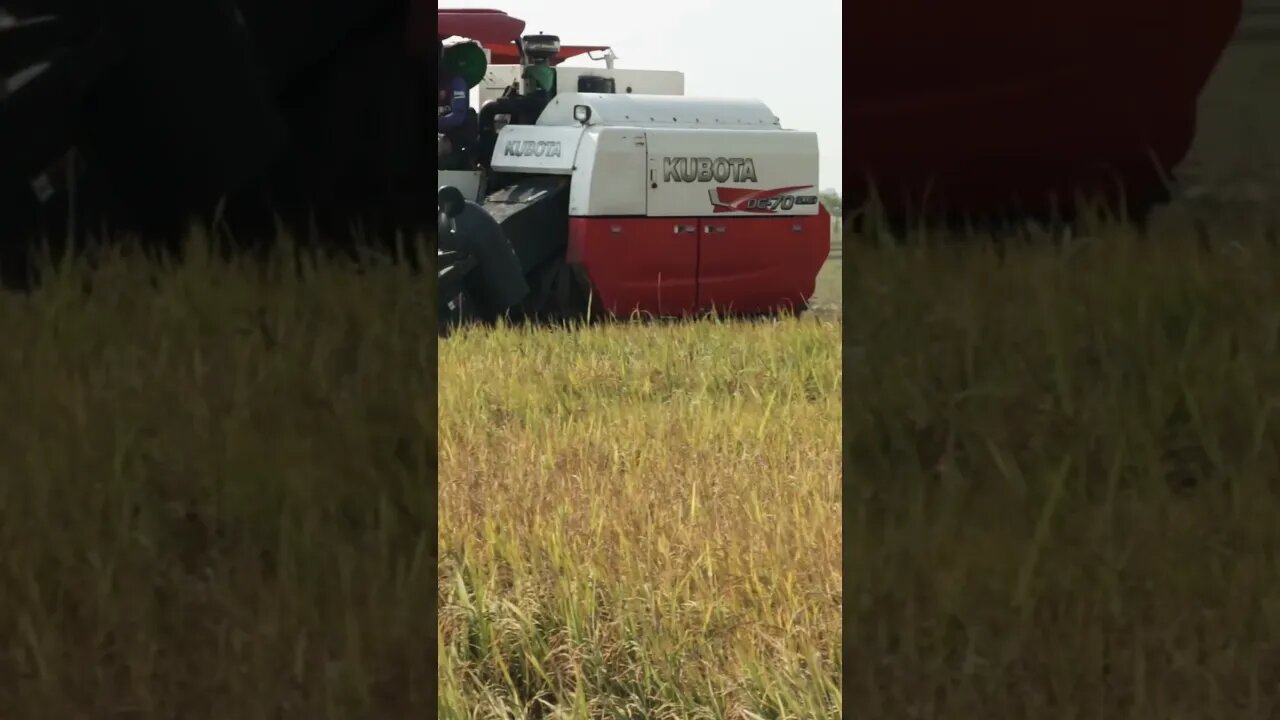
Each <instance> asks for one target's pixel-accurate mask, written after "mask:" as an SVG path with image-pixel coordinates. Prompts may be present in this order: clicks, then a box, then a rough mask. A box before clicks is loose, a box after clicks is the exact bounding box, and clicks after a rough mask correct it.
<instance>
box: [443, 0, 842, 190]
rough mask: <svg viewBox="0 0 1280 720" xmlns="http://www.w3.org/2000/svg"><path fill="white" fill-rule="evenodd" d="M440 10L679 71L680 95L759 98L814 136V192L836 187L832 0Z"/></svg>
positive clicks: (513, 2)
mask: <svg viewBox="0 0 1280 720" xmlns="http://www.w3.org/2000/svg"><path fill="white" fill-rule="evenodd" d="M439 7H441V8H446V9H448V8H493V9H495V10H501V11H503V12H506V13H507V14H509V15H512V16H514V17H517V18H520V19H521V20H524V21H525V23H526V24H525V30H524V32H525V34H530V33H548V34H551V35H557V36H559V38H560V42H561V43H563V44H565V45H608V46H610V47H612V48H613V51H614V52H615V53H617V55H618V59H617V61H616V67H618V68H632V69H637V70H679V71H681V72H683V73H684V90H685V94H686V95H703V96H709V97H740V98H758V99H760V100H763V101H764V103H765V104H766V105H768V106H769V108H770V109H771V110H773V113H774V114H775V115H777V116H778V118H779V119H781V120H782V126H783V127H785V128H792V129H796V130H812V131H814V132H817V133H818V149H819V152H820V153H821V158H820V160H819V163H820V178H821V180H820V182H821V183H822V189H823V190H826V189H835V190H836V191H837V192H842V191H843V187H844V186H843V184H842V183H841V181H840V178H841V176H842V175H843V168H842V167H841V150H842V147H841V144H840V141H841V132H842V130H841V126H842V125H843V122H842V117H841V115H842V112H843V111H842V108H843V106H844V103H843V102H842V99H841V89H842V87H843V82H842V80H841V52H840V51H841V26H842V22H841V21H842V15H841V9H840V0H788V1H786V2H783V3H781V4H774V5H770V4H761V5H756V4H754V3H749V2H742V1H741V0H737V1H736V2H735V1H731V0H645V1H644V2H639V3H627V4H626V5H625V6H621V3H619V4H617V5H615V4H613V3H610V2H607V1H606V2H601V1H599V0H597V1H596V2H591V1H590V0H557V1H556V2H547V1H546V0H471V1H470V2H467V1H466V0H463V1H462V2H459V1H458V0H439ZM601 65H602V63H596V62H592V61H591V60H590V59H589V58H586V57H582V58H581V59H578V58H575V59H573V60H569V61H566V62H565V66H566V67H568V66H587V67H590V66H597V67H598V66H601Z"/></svg>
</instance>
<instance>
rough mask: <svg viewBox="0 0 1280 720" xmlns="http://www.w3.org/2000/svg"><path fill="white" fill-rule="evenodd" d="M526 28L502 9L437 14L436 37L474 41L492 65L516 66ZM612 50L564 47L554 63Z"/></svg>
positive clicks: (582, 46)
mask: <svg viewBox="0 0 1280 720" xmlns="http://www.w3.org/2000/svg"><path fill="white" fill-rule="evenodd" d="M524 28H525V22H524V21H523V20H521V19H520V18H515V17H512V16H510V15H508V14H506V13H505V12H503V11H501V10H482V9H476V10H471V9H467V10H437V11H436V35H437V37H438V38H439V39H440V40H443V39H445V38H447V37H454V36H457V37H463V38H467V39H469V40H474V41H476V42H478V43H480V44H481V45H482V46H484V48H485V49H487V50H488V51H489V56H490V58H489V62H491V63H493V64H495V65H516V64H518V63H519V62H520V50H519V48H517V47H516V41H517V40H519V39H520V35H521V34H522V33H523V32H524ZM608 48H609V46H608V45H561V46H560V52H559V53H557V54H556V56H555V57H554V58H553V59H552V60H551V64H552V65H559V64H560V63H562V62H564V61H565V60H568V59H569V58H572V57H577V56H579V55H585V54H587V53H591V52H597V51H600V50H607V49H608Z"/></svg>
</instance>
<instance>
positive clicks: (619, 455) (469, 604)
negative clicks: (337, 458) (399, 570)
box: [438, 316, 842, 720]
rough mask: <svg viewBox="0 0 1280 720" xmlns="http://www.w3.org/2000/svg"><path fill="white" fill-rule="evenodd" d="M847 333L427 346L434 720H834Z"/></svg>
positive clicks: (817, 329) (615, 334)
mask: <svg viewBox="0 0 1280 720" xmlns="http://www.w3.org/2000/svg"><path fill="white" fill-rule="evenodd" d="M840 383H841V367H840V325H839V323H838V322H837V321H835V320H832V319H831V318H830V317H829V316H828V317H825V318H824V317H822V316H816V317H815V316H809V317H806V318H804V319H800V320H796V319H790V320H787V321H785V322H778V323H772V322H757V323H737V322H717V321H713V320H709V321H702V322H689V323H680V324H650V325H628V324H619V325H610V326H603V327H593V328H590V329H579V330H573V331H558V330H551V331H548V330H521V329H514V328H499V329H496V330H472V331H466V332H462V333H459V334H458V335H455V336H451V337H450V338H449V339H447V340H445V341H442V342H441V344H440V448H439V452H440V456H439V468H440V496H439V512H440V515H439V548H440V576H439V596H438V602H439V608H440V609H439V625H438V628H439V686H440V695H439V704H438V716H439V717H441V718H566V719H567V718H581V719H582V720H587V719H588V718H636V719H637V720H638V719H640V718H645V719H653V720H659V719H662V720H675V719H677V718H679V719H682V720H696V719H698V718H706V719H708V720H710V719H712V718H715V719H721V718H732V719H734V720H755V719H757V718H830V717H837V716H838V715H839V712H840V703H841V671H842V663H841V658H840V647H839V637H840V627H841V586H840V572H841V571H840V553H841V530H840V492H841V490H840V463H839V457H840V443H839V428H840V403H841V401H840Z"/></svg>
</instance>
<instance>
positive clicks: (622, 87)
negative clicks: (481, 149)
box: [476, 65, 684, 106]
mask: <svg viewBox="0 0 1280 720" xmlns="http://www.w3.org/2000/svg"><path fill="white" fill-rule="evenodd" d="M520 71H521V67H520V66H519V65H490V66H489V68H488V70H486V71H485V74H484V79H483V80H481V81H480V84H479V85H477V86H476V93H477V96H478V97H477V102H478V103H479V106H483V105H484V104H485V103H486V102H488V101H490V100H497V99H498V98H500V97H502V93H503V92H505V91H506V89H507V88H508V87H510V86H511V85H513V84H515V83H516V82H517V81H519V80H520ZM584 75H590V76H594V77H608V78H613V79H614V85H615V88H616V90H617V93H618V94H619V95H627V94H635V95H684V73H682V72H678V71H675V70H630V69H625V70H619V69H617V68H613V69H609V68H601V67H564V66H563V65H561V66H558V67H557V68H556V87H557V88H559V90H560V92H562V93H564V92H572V91H576V90H577V87H578V78H580V77H582V76H584Z"/></svg>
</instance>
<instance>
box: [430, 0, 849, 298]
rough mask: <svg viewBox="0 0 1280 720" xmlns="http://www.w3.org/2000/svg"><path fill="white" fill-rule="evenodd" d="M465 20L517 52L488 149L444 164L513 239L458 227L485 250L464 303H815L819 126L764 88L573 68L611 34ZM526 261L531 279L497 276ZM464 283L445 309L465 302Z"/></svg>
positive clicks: (492, 119) (820, 210)
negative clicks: (688, 86) (526, 29)
mask: <svg viewBox="0 0 1280 720" xmlns="http://www.w3.org/2000/svg"><path fill="white" fill-rule="evenodd" d="M446 14H450V15H453V13H451V12H450V13H446V11H441V15H442V17H443V16H444V15H446ZM467 17H469V19H470V20H472V21H473V22H476V23H477V32H487V31H489V30H492V29H493V28H494V27H499V26H501V27H502V28H503V29H504V32H509V33H510V35H509V36H507V38H506V40H505V42H504V41H501V40H499V39H498V38H495V37H493V36H487V37H484V38H480V39H479V42H480V43H481V45H483V47H484V48H485V49H486V51H487V52H488V53H489V55H490V57H491V58H493V57H495V56H500V57H502V56H505V57H512V56H514V58H515V59H517V62H516V63H515V64H503V63H497V62H494V63H492V64H490V66H489V71H488V72H487V73H486V76H485V80H484V82H483V83H482V84H481V86H480V87H479V88H478V89H479V96H480V100H481V106H480V109H479V112H478V138H477V139H476V142H475V146H476V147H477V148H478V149H479V153H478V156H477V157H476V158H475V160H474V164H470V165H467V166H463V167H448V168H443V167H442V168H441V169H440V172H439V184H440V185H441V186H453V187H456V188H458V189H459V190H461V191H462V193H463V194H464V195H465V196H466V198H467V199H468V200H469V201H473V204H472V205H469V207H472V206H474V207H475V208H476V209H482V210H483V212H484V213H486V214H487V215H488V216H490V217H492V218H493V219H494V220H495V221H496V223H497V227H498V229H499V231H500V234H501V239H502V242H503V243H504V244H505V245H506V246H507V247H509V248H510V251H511V252H510V253H497V252H493V251H492V248H487V249H485V250H484V252H481V251H480V250H479V248H478V246H479V245H480V244H482V243H483V242H488V241H490V240H491V238H488V239H485V240H483V241H482V240H481V239H479V238H477V237H476V236H474V235H473V234H472V233H471V231H470V230H469V229H468V228H467V227H464V224H462V223H460V224H459V226H458V230H457V233H456V234H454V235H453V236H452V239H451V240H450V242H452V243H455V247H452V248H450V250H453V251H454V252H456V253H457V254H456V255H454V256H452V257H455V258H457V257H471V258H477V259H478V260H479V262H478V264H477V266H476V267H475V268H473V269H472V270H471V271H470V272H469V273H457V274H459V275H465V276H466V278H467V279H465V280H464V281H463V282H464V285H466V286H467V288H468V290H467V292H466V293H465V294H466V295H467V296H468V297H467V298H464V304H465V302H466V301H467V300H468V299H469V301H470V302H472V303H473V304H476V303H478V304H480V305H482V306H484V310H485V312H484V313H482V314H486V315H490V316H492V315H493V314H494V313H497V314H508V315H511V316H514V317H529V316H550V317H557V318H559V317H566V316H568V317H576V316H580V315H581V314H582V312H584V311H585V309H586V308H587V307H588V306H590V307H593V308H595V309H598V310H599V311H600V312H601V313H602V314H612V315H622V316H627V315H631V314H633V313H641V314H645V315H655V316H688V315H694V314H699V313H702V312H706V311H717V312H721V313H731V314H760V313H776V312H779V311H797V310H801V309H803V308H804V307H806V306H807V304H808V302H809V300H810V299H811V297H812V295H813V292H814V284H815V280H816V276H817V274H818V272H819V270H820V268H821V267H822V265H823V264H824V262H825V261H826V258H827V255H828V252H829V250H830V234H831V221H830V217H829V215H828V214H827V212H826V210H825V208H824V207H823V206H822V204H821V203H820V202H819V199H818V139H817V135H816V134H815V133H812V132H807V131H800V130H790V129H784V128H783V126H782V124H781V122H780V121H779V119H778V118H777V117H776V116H775V115H774V113H773V112H772V111H771V110H770V109H769V107H768V106H767V105H765V104H764V103H763V102H760V101H758V100H730V99H710V98H690V97H685V96H684V94H683V89H684V87H683V86H684V82H683V76H682V75H681V74H679V73H672V72H660V71H646V70H630V69H617V68H613V67H612V56H610V58H609V66H607V67H605V68H564V67H563V66H560V65H559V64H558V63H559V61H561V60H563V59H564V58H565V56H566V54H570V53H580V52H589V51H591V50H596V49H604V46H564V45H562V44H561V43H560V42H559V38H557V37H556V36H553V35H544V34H539V35H527V36H524V37H520V36H519V35H518V32H519V31H518V30H516V31H515V32H511V31H512V30H515V28H516V27H517V26H518V27H519V28H520V29H523V23H520V22H518V21H516V22H514V23H511V22H509V21H510V18H508V16H506V15H501V16H500V17H488V16H485V15H483V14H482V13H480V12H477V13H476V14H474V15H470V16H467ZM482 20H483V22H481V21H482ZM441 27H442V30H441V32H442V33H443V32H445V30H444V28H445V27H450V28H451V29H450V30H449V32H451V33H458V34H460V33H462V32H465V29H464V28H463V27H461V25H460V24H458V22H454V24H452V25H450V24H449V23H445V22H443V20H442V23H441ZM511 48H514V53H513V54H511V55H508V53H510V49H511ZM543 76H550V77H549V78H545V77H543ZM521 80H523V81H524V82H521ZM531 80H532V81H534V82H530V81H531ZM466 214H467V213H466V212H465V211H464V213H463V214H462V215H461V216H460V217H462V216H465V215H466ZM442 249H444V244H443V241H442ZM482 255H483V257H481V256H482ZM491 263H499V264H503V265H504V266H505V267H503V268H501V269H495V268H493V267H491V266H490V264H491ZM441 272H442V273H455V272H456V271H455V269H454V268H453V267H449V266H446V267H445V268H443V269H442V271H441ZM515 276H519V277H522V278H523V279H524V282H525V284H526V285H527V288H528V289H527V291H526V292H523V293H520V292H510V290H511V288H510V287H504V286H501V285H495V283H497V282H499V278H511V277H515ZM473 277H475V278H480V277H483V278H485V279H484V280H476V281H472V279H471V278H473ZM442 287H443V285H442ZM451 291H452V289H451V288H446V289H444V290H442V292H444V293H445V294H446V297H442V299H441V305H442V306H446V305H447V304H448V303H449V302H450V301H455V300H456V299H457V298H456V297H453V296H449V295H448V293H450V292H451ZM499 295H503V296H505V297H506V298H508V299H511V298H516V299H515V301H514V302H507V301H505V300H504V301H495V300H494V298H495V297H497V296H499ZM516 296H519V297H516ZM456 304H457V303H456V302H455V305H456Z"/></svg>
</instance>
